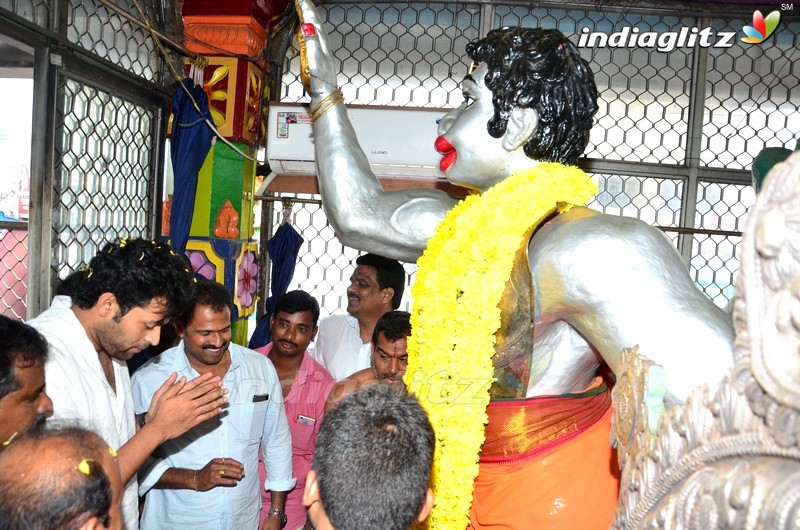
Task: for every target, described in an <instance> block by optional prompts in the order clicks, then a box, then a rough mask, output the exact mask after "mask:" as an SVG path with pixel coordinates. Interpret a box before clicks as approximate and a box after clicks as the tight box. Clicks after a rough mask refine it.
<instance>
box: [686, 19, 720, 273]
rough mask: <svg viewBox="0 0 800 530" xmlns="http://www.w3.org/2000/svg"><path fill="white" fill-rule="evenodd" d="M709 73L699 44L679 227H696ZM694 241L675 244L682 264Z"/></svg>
mask: <svg viewBox="0 0 800 530" xmlns="http://www.w3.org/2000/svg"><path fill="white" fill-rule="evenodd" d="M711 22H712V21H711V19H709V18H702V19H700V20H698V24H699V25H700V26H703V27H705V26H711ZM707 70H708V48H703V47H701V46H700V45H699V44H697V45H695V47H694V57H693V61H692V83H691V85H690V86H691V93H690V97H689V101H690V103H689V130H688V133H687V142H686V165H687V166H688V168H689V179H688V181H687V182H686V186H685V187H684V190H683V192H684V193H683V200H682V201H681V216H680V225H681V226H687V227H691V226H694V224H695V215H696V214H697V186H698V176H699V170H698V167H699V165H700V153H701V151H702V141H703V109H704V108H705V104H706V76H707ZM692 243H693V239H692V238H691V237H689V236H688V235H687V234H682V235H681V236H680V238H679V241H678V250H679V251H680V253H681V256H682V257H683V260H684V262H686V264H687V265H689V264H690V263H691V262H692Z"/></svg>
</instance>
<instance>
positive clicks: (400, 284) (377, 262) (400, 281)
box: [356, 254, 406, 309]
mask: <svg viewBox="0 0 800 530" xmlns="http://www.w3.org/2000/svg"><path fill="white" fill-rule="evenodd" d="M356 265H366V266H367V267H372V268H373V269H375V271H376V272H377V274H376V277H377V279H378V287H380V288H381V289H387V288H389V287H391V288H392V289H394V296H392V309H397V308H398V307H400V301H401V300H402V299H403V290H404V289H405V287H406V271H405V269H403V266H402V265H400V262H399V261H397V260H395V259H390V258H384V257H383V256H378V255H377V254H364V255H362V256H359V257H358V258H356Z"/></svg>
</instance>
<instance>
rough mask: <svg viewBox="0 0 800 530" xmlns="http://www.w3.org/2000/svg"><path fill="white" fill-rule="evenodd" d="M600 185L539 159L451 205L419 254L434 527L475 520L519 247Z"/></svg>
mask: <svg viewBox="0 0 800 530" xmlns="http://www.w3.org/2000/svg"><path fill="white" fill-rule="evenodd" d="M595 193H597V186H596V185H595V184H594V183H593V182H592V181H591V180H590V179H589V177H587V176H586V174H585V173H584V172H583V171H581V170H580V169H578V168H576V167H571V166H564V165H562V164H557V163H545V162H542V163H539V164H538V165H537V166H536V167H534V168H533V169H531V170H528V171H523V172H515V173H514V174H513V175H512V176H511V177H509V178H507V179H506V180H504V181H502V182H500V183H498V184H497V185H495V186H493V187H492V188H491V189H489V190H487V191H486V192H484V193H483V194H481V195H471V196H469V197H467V198H466V199H464V200H463V201H462V202H460V203H459V204H457V205H456V206H455V208H453V209H452V210H450V212H448V214H447V216H446V217H445V219H444V220H443V221H442V222H441V223H440V224H439V226H438V227H437V228H436V231H435V233H434V235H433V237H432V238H431V239H430V240H429V241H428V246H427V248H426V249H425V252H424V253H423V255H422V256H421V257H420V259H419V260H418V261H417V279H416V281H415V283H414V286H413V287H412V289H411V294H412V298H413V299H414V306H413V311H412V314H411V329H412V332H411V337H409V340H408V369H407V370H406V374H405V377H404V380H405V383H406V386H408V388H409V390H410V391H411V392H412V393H414V394H416V395H417V397H418V398H419V400H420V403H422V406H423V407H424V408H425V410H426V411H427V412H428V417H429V418H430V421H431V424H432V425H433V428H434V431H435V432H436V452H435V455H434V463H433V478H432V483H433V484H432V485H433V492H434V499H435V500H434V508H433V510H432V511H431V514H430V516H429V517H428V520H427V525H428V528H430V529H444V530H459V529H463V528H466V526H467V523H468V522H469V509H470V504H471V503H472V488H473V484H474V481H475V477H476V476H477V475H478V454H479V452H480V448H481V445H483V441H484V425H485V424H486V422H487V421H488V417H487V415H486V406H487V405H488V404H489V387H490V386H491V384H492V381H493V372H494V369H493V366H492V356H493V355H494V352H495V350H494V345H495V333H496V332H497V330H498V329H500V309H499V308H498V304H499V302H500V299H501V298H502V296H503V291H504V290H505V286H506V282H507V281H508V279H509V277H510V275H511V270H512V268H513V266H514V256H515V254H516V252H517V249H519V248H520V246H521V245H524V244H525V243H526V241H525V237H526V236H527V234H528V233H529V230H530V229H531V227H534V226H536V225H538V224H539V223H540V222H542V221H543V220H544V219H545V218H546V217H547V216H548V215H550V214H551V213H553V212H554V211H565V210H566V209H569V208H570V207H571V205H573V204H586V202H587V201H588V200H589V199H590V198H591V197H592V195H594V194H595Z"/></svg>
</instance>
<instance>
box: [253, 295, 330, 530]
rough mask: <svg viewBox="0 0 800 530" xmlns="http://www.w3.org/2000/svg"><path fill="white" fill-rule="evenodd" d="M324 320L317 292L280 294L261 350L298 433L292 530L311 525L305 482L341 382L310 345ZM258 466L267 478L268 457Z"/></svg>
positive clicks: (289, 512) (266, 507) (265, 497)
mask: <svg viewBox="0 0 800 530" xmlns="http://www.w3.org/2000/svg"><path fill="white" fill-rule="evenodd" d="M318 320H319V304H318V303H317V301H316V300H315V299H314V298H313V297H312V296H311V295H309V294H308V293H306V292H305V291H291V292H288V293H286V294H285V295H283V296H281V297H280V298H278V301H277V303H276V307H275V313H274V314H273V315H272V318H271V319H270V330H271V332H272V342H271V343H269V344H267V345H266V346H264V347H263V348H258V349H257V350H256V351H257V352H260V353H263V354H264V355H266V356H267V357H268V358H269V359H270V360H271V361H272V364H274V365H275V370H276V371H277V372H278V379H279V380H280V382H281V386H282V388H283V402H284V407H285V408H286V419H287V420H288V421H289V431H290V432H291V435H292V467H293V470H294V476H295V477H297V485H296V486H295V488H294V489H293V490H292V491H290V492H289V495H288V496H287V498H286V517H287V524H286V525H285V526H284V528H285V529H286V530H298V529H300V528H309V529H310V528H311V525H310V523H308V521H307V519H306V510H305V507H304V506H303V502H302V500H303V488H304V487H305V482H306V475H307V474H308V471H309V469H311V457H312V456H313V455H314V444H315V441H316V439H317V432H318V431H319V426H320V424H321V423H322V415H323V413H324V409H325V401H326V399H327V398H328V394H329V393H330V391H331V389H332V388H333V385H334V384H335V381H334V380H333V377H331V375H330V374H329V373H328V372H327V371H325V369H324V368H323V367H322V366H321V365H320V364H319V363H318V362H317V361H315V360H314V359H313V358H312V357H311V355H310V354H309V353H308V351H307V349H308V345H309V343H310V342H311V341H312V340H313V339H314V336H315V335H316V334H317V321H318ZM258 472H259V476H260V479H261V482H262V483H263V481H264V478H265V471H264V464H263V463H260V465H259V467H258ZM261 500H262V509H261V518H262V519H263V518H265V517H267V515H268V514H269V513H270V510H272V508H271V506H270V497H269V494H268V492H266V491H262V492H261ZM279 515H280V514H279Z"/></svg>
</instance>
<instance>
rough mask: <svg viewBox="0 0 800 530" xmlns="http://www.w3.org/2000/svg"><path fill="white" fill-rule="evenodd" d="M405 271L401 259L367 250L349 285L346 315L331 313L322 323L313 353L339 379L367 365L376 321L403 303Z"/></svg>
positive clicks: (359, 259)
mask: <svg viewBox="0 0 800 530" xmlns="http://www.w3.org/2000/svg"><path fill="white" fill-rule="evenodd" d="M405 281H406V275H405V270H403V266H402V265H400V262H398V261H396V260H393V259H389V258H384V257H383V256H378V255H377V254H364V255H363V256H359V257H358V258H357V259H356V270H355V271H353V274H352V276H350V286H349V287H348V288H347V313H348V314H347V315H332V316H329V317H327V318H324V319H323V320H322V322H320V324H319V336H318V337H317V341H316V343H315V344H314V351H313V352H312V355H313V356H314V359H316V360H317V362H319V363H320V364H321V365H322V366H323V367H324V368H325V369H326V370H327V371H328V372H329V373H330V374H331V375H332V376H333V378H334V379H336V380H337V381H341V380H342V379H344V378H345V377H347V376H349V375H351V374H353V373H355V372H357V371H359V370H362V369H364V368H367V367H368V366H369V359H370V347H369V344H370V339H371V337H372V330H373V328H374V327H375V322H377V321H378V319H379V318H380V317H381V316H382V315H384V314H386V313H388V312H389V311H391V310H392V309H397V308H398V307H400V301H401V300H402V298H403V290H404V289H405Z"/></svg>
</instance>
